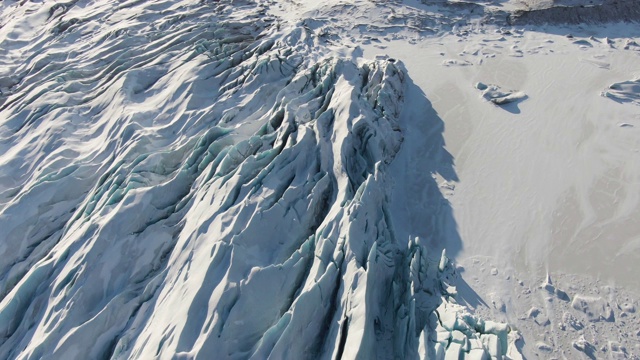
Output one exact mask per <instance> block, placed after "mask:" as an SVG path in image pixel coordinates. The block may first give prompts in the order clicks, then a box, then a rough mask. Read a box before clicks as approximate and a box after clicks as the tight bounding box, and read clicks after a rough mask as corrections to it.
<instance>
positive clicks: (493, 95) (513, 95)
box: [475, 82, 527, 105]
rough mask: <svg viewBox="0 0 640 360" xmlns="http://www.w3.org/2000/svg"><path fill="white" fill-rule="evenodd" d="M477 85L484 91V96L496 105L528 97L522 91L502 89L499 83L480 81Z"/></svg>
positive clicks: (477, 87)
mask: <svg viewBox="0 0 640 360" xmlns="http://www.w3.org/2000/svg"><path fill="white" fill-rule="evenodd" d="M475 87H476V89H478V90H480V91H482V97H484V98H485V99H487V100H489V101H491V102H492V103H494V104H496V105H505V104H508V103H512V102H518V101H522V100H524V99H526V98H527V95H526V94H525V93H523V92H521V91H515V90H508V91H502V90H501V89H500V87H499V86H497V85H487V84H484V83H481V82H479V83H477V84H476V85H475Z"/></svg>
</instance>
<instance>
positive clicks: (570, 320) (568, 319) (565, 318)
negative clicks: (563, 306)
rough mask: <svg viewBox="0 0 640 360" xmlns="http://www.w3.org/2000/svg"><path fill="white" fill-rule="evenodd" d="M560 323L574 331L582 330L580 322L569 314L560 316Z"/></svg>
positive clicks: (582, 326)
mask: <svg viewBox="0 0 640 360" xmlns="http://www.w3.org/2000/svg"><path fill="white" fill-rule="evenodd" d="M562 322H563V323H565V324H567V325H569V326H571V327H572V328H573V329H574V330H582V329H583V328H584V325H583V324H582V322H580V320H578V319H577V318H576V317H575V316H573V314H571V313H569V312H565V313H564V314H562Z"/></svg>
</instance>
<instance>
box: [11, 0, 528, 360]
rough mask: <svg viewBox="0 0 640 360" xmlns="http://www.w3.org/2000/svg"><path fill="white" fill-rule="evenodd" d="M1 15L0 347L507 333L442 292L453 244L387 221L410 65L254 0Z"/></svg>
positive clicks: (394, 351) (255, 348) (503, 344)
mask: <svg viewBox="0 0 640 360" xmlns="http://www.w3.org/2000/svg"><path fill="white" fill-rule="evenodd" d="M1 20H2V23H3V27H2V29H1V37H0V41H1V43H0V45H1V48H2V52H3V58H2V59H1V60H0V61H2V68H0V69H1V71H2V73H1V74H0V75H1V78H2V83H1V84H0V85H1V87H2V94H1V95H0V96H1V98H0V99H1V100H0V114H1V115H0V118H1V119H2V120H1V121H2V122H1V123H0V140H1V141H0V148H1V151H0V153H1V154H2V155H0V186H1V187H0V236H1V238H2V242H1V243H0V299H1V301H0V358H7V359H13V358H44V359H72V358H77V359H106V358H140V359H150V358H163V359H169V358H202V359H211V358H228V359H246V358H255V359H263V358H268V357H270V358H274V359H284V358H290V359H300V358H345V359H355V358H362V359H372V358H382V359H389V358H417V357H422V358H424V357H427V356H428V357H429V358H431V357H432V356H433V355H434V354H441V355H444V354H446V357H447V358H456V359H457V358H460V357H462V356H463V354H468V356H469V357H470V358H483V357H486V356H489V355H491V356H494V357H502V356H504V355H506V354H508V353H514V352H517V350H516V349H515V348H514V346H512V344H511V342H510V340H509V339H510V338H511V337H513V336H515V335H514V334H515V333H513V332H512V331H511V330H510V328H509V327H508V326H507V325H506V324H496V323H491V322H486V323H485V322H483V321H482V320H481V319H479V318H477V317H473V316H471V315H469V314H467V313H465V312H464V308H463V307H462V306H460V305H456V304H455V300H454V298H453V297H454V296H455V294H456V291H455V271H454V269H453V268H451V266H450V261H449V259H448V258H446V256H445V255H444V254H443V255H442V257H441V259H437V257H436V260H433V259H430V258H429V256H428V251H429V250H428V249H427V248H426V247H425V246H424V245H423V244H421V242H419V241H418V240H417V239H413V240H411V241H407V240H406V239H398V238H397V237H396V235H395V232H394V227H393V224H392V223H391V220H390V216H389V192H390V190H389V189H390V186H389V184H388V181H389V174H388V167H389V164H390V163H391V162H392V160H393V159H394V157H395V156H396V154H397V152H398V151H399V149H400V146H401V144H402V139H403V135H402V134H401V131H400V127H399V125H398V120H399V117H400V114H401V112H402V109H403V103H404V98H405V91H406V89H407V80H408V76H407V73H406V70H405V69H404V66H403V65H402V63H400V62H398V61H396V60H393V59H381V60H376V61H367V60H362V59H360V60H359V61H354V60H353V59H352V57H351V56H349V53H350V51H351V50H345V56H339V55H336V54H335V53H329V52H328V51H326V50H323V48H322V47H319V46H318V38H317V36H316V34H314V33H313V32H312V31H311V30H310V29H309V28H308V27H306V26H303V24H297V25H294V26H291V24H283V23H281V22H280V20H278V19H276V18H274V17H272V16H270V15H267V14H266V13H265V9H264V7H263V6H261V5H260V4H256V3H253V2H251V1H223V2H202V1H198V2H196V1H183V2H176V1H149V2H139V1H128V2H109V1H102V2H83V1H73V2H70V3H60V4H56V3H53V2H44V3H43V4H40V3H38V4H36V3H31V2H23V3H19V4H18V3H16V4H13V5H12V6H7V5H4V4H3V13H2V19H1ZM433 255H435V254H433ZM433 255H432V257H433ZM438 260H439V261H438ZM440 328H444V329H446V331H448V333H449V334H450V338H451V339H453V340H454V341H448V340H447V341H441V340H439V335H437V333H438V332H439V330H438V329H440Z"/></svg>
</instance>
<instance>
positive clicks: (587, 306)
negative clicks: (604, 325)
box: [571, 295, 614, 322]
mask: <svg viewBox="0 0 640 360" xmlns="http://www.w3.org/2000/svg"><path fill="white" fill-rule="evenodd" d="M571 307H572V308H574V309H575V310H578V311H581V312H583V313H584V314H586V315H587V318H588V319H589V321H593V322H596V321H601V320H604V321H614V317H613V310H612V309H611V307H610V306H609V303H608V302H607V301H606V300H604V299H603V298H601V297H591V296H583V295H576V296H575V297H574V298H573V301H572V302H571Z"/></svg>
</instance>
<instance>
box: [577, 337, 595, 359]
mask: <svg viewBox="0 0 640 360" xmlns="http://www.w3.org/2000/svg"><path fill="white" fill-rule="evenodd" d="M571 345H573V347H574V348H576V349H577V350H579V351H582V352H583V353H585V354H587V356H589V357H590V358H592V359H593V358H595V355H594V354H595V352H596V348H595V346H593V345H592V344H591V343H589V342H588V341H587V340H586V339H585V338H584V335H582V336H580V338H579V339H578V340H575V341H574V342H572V343H571Z"/></svg>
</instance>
